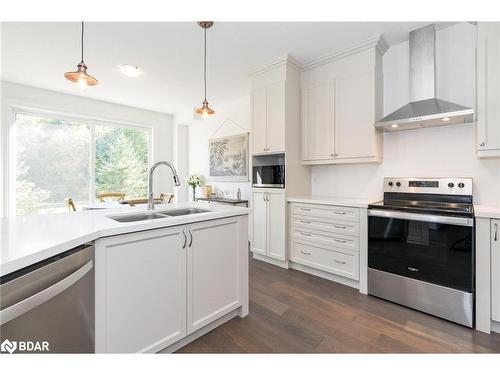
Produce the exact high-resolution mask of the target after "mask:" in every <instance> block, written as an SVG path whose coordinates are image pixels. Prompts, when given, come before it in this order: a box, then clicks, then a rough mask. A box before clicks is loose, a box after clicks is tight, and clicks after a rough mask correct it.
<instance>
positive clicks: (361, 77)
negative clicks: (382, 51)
mask: <svg viewBox="0 0 500 375" xmlns="http://www.w3.org/2000/svg"><path fill="white" fill-rule="evenodd" d="M374 76H375V75H374V72H373V71H369V72H363V73H361V74H355V75H348V76H343V77H338V78H336V79H335V106H334V108H335V110H334V113H335V121H334V124H335V136H334V151H335V152H334V158H335V159H337V160H339V159H343V160H351V161H353V162H355V161H356V160H357V159H359V158H374V159H375V158H376V157H377V155H376V153H375V152H376V149H375V136H376V130H375V128H374V127H373V124H374V123H375V121H376V119H375V106H374V103H375V101H374V97H373V95H374Z"/></svg>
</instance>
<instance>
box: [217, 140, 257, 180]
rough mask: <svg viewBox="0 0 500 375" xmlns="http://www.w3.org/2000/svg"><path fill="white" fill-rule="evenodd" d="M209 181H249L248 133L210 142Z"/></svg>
mask: <svg viewBox="0 0 500 375" xmlns="http://www.w3.org/2000/svg"><path fill="white" fill-rule="evenodd" d="M208 152H209V163H210V165H209V179H210V180H212V181H227V182H231V181H234V182H237V181H238V182H242V181H248V133H244V134H238V135H232V136H230V137H222V138H213V139H209V140H208Z"/></svg>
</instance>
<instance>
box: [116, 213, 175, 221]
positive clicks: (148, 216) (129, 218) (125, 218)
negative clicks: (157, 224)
mask: <svg viewBox="0 0 500 375" xmlns="http://www.w3.org/2000/svg"><path fill="white" fill-rule="evenodd" d="M108 217H109V218H110V219H113V220H115V221H119V222H120V223H130V222H132V221H142V220H151V219H165V218H166V217H168V216H167V215H164V214H161V213H159V212H158V213H157V212H146V213H140V214H130V215H115V216H108Z"/></svg>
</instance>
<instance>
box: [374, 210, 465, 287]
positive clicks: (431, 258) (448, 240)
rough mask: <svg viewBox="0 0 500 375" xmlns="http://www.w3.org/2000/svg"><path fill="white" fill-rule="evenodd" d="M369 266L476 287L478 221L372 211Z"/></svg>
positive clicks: (426, 280)
mask: <svg viewBox="0 0 500 375" xmlns="http://www.w3.org/2000/svg"><path fill="white" fill-rule="evenodd" d="M368 216H369V218H368V267H369V268H371V269H375V270H379V271H384V272H388V273H391V274H396V275H400V276H403V277H407V278H411V279H416V280H420V281H424V282H428V283H431V284H437V285H441V286H444V287H447V288H452V289H457V290H460V291H463V292H467V293H472V292H473V287H474V283H473V275H474V273H473V270H474V220H473V219H470V218H462V217H449V216H436V215H423V214H414V213H406V212H399V211H391V210H375V209H370V210H368Z"/></svg>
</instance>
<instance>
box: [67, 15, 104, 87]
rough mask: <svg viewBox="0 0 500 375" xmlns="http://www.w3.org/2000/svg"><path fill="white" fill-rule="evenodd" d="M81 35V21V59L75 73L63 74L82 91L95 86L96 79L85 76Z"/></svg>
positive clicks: (85, 68)
mask: <svg viewBox="0 0 500 375" xmlns="http://www.w3.org/2000/svg"><path fill="white" fill-rule="evenodd" d="M83 34H84V25H83V21H82V36H81V43H82V46H81V47H82V59H81V61H80V63H79V64H78V65H77V66H76V71H74V72H66V73H64V77H66V79H67V80H69V81H71V82H73V83H76V84H77V85H78V86H79V87H80V88H81V89H82V90H83V89H85V88H86V87H88V86H95V85H97V83H98V82H97V79H95V78H94V77H92V76H91V75H89V74H87V65H85V63H84V62H83Z"/></svg>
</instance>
